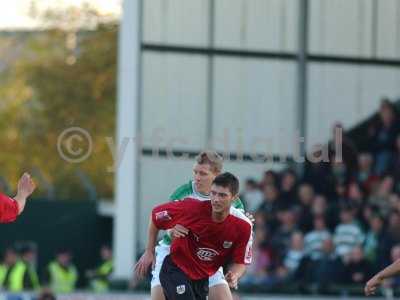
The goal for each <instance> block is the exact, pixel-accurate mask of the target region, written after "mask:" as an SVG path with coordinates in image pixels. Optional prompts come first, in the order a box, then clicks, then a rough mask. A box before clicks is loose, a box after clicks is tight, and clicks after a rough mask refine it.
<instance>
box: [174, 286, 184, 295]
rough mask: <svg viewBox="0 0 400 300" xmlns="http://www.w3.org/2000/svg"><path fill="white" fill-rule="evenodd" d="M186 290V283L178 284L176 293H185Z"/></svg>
mask: <svg viewBox="0 0 400 300" xmlns="http://www.w3.org/2000/svg"><path fill="white" fill-rule="evenodd" d="M185 291H186V287H185V285H184V284H182V285H178V286H177V287H176V293H177V294H178V295H182V294H184V293H185Z"/></svg>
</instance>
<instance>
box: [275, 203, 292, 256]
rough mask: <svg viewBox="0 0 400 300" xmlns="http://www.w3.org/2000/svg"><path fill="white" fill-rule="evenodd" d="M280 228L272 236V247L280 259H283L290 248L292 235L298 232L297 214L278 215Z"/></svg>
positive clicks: (285, 211) (281, 212)
mask: <svg viewBox="0 0 400 300" xmlns="http://www.w3.org/2000/svg"><path fill="white" fill-rule="evenodd" d="M278 218H279V222H280V224H279V227H278V228H277V230H276V231H275V233H274V234H273V236H272V246H273V247H274V249H275V250H276V253H277V255H278V257H279V258H283V257H284V255H285V254H286V252H287V251H288V249H289V246H290V240H291V237H292V234H293V233H294V232H295V231H296V230H297V226H296V223H297V222H296V221H297V220H296V214H295V212H294V211H293V210H283V211H280V212H279V213H278Z"/></svg>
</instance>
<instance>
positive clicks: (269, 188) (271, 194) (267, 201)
mask: <svg viewBox="0 0 400 300" xmlns="http://www.w3.org/2000/svg"><path fill="white" fill-rule="evenodd" d="M263 192H264V200H263V202H262V203H261V205H260V207H259V208H258V211H260V212H262V213H263V214H264V216H265V218H266V221H267V224H268V225H269V226H270V228H275V226H276V220H275V217H276V214H277V211H278V210H279V208H280V203H279V191H278V189H277V188H276V186H274V185H271V184H268V185H266V186H265V188H264V191H263Z"/></svg>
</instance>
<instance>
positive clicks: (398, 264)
mask: <svg viewBox="0 0 400 300" xmlns="http://www.w3.org/2000/svg"><path fill="white" fill-rule="evenodd" d="M399 273H400V259H398V260H396V261H395V262H394V263H392V264H391V265H389V266H388V267H386V268H385V269H383V270H382V271H380V272H378V273H377V274H375V276H374V277H372V278H371V279H370V280H369V281H368V282H367V284H366V285H365V289H364V291H365V294H366V295H367V296H370V295H373V294H375V291H376V289H377V288H378V286H380V285H381V284H382V282H383V280H385V279H387V278H390V277H393V276H395V275H397V274H399Z"/></svg>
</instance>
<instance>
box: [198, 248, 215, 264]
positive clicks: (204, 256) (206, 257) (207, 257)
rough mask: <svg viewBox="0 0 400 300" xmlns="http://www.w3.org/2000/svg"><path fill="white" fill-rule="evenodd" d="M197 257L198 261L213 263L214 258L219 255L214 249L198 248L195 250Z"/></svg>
mask: <svg viewBox="0 0 400 300" xmlns="http://www.w3.org/2000/svg"><path fill="white" fill-rule="evenodd" d="M196 254H197V257H198V258H200V260H203V261H213V260H214V258H215V257H216V256H217V255H218V254H219V253H218V252H217V251H215V250H214V249H210V248H199V249H198V250H197V253H196Z"/></svg>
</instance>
